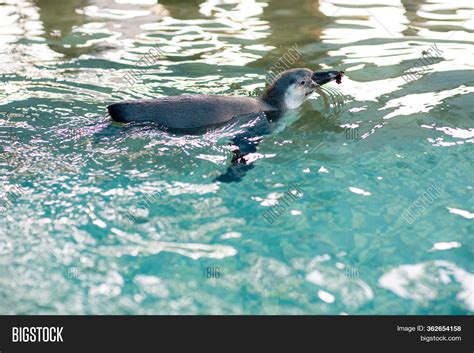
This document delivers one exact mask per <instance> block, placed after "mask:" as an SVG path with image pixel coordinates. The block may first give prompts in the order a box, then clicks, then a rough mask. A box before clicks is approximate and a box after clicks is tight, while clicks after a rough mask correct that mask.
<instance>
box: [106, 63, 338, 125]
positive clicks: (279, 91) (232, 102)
mask: <svg viewBox="0 0 474 353" xmlns="http://www.w3.org/2000/svg"><path fill="white" fill-rule="evenodd" d="M341 75H342V72H338V71H328V72H319V73H316V72H313V71H311V70H309V69H292V70H288V71H285V72H283V73H281V74H280V75H279V76H278V77H277V78H276V79H275V80H274V81H273V83H272V84H271V85H270V86H269V87H268V88H267V90H266V91H265V92H264V93H263V94H262V95H261V96H260V97H259V98H250V97H229V96H218V95H199V94H185V95H181V96H173V97H163V98H156V99H148V100H136V101H126V102H121V103H115V104H112V105H110V106H108V107H107V109H108V111H109V114H110V116H111V117H112V119H113V120H115V121H119V122H123V123H128V122H154V123H158V124H161V125H163V126H166V127H168V128H171V129H194V128H202V127H206V126H212V125H219V124H223V123H226V122H228V121H230V120H232V119H233V118H236V117H239V116H243V115H249V114H252V113H258V112H264V111H272V110H286V109H294V108H296V107H298V106H299V105H301V104H302V103H303V102H304V100H305V99H306V98H307V97H308V96H309V95H310V94H311V93H312V92H313V91H314V89H315V88H316V87H317V86H318V85H322V84H325V83H327V82H330V81H333V80H335V79H336V78H337V77H340V76H341Z"/></svg>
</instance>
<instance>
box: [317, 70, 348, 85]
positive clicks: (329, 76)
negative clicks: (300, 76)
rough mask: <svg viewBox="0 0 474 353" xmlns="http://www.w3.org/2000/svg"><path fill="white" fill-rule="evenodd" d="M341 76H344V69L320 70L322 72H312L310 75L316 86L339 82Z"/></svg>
mask: <svg viewBox="0 0 474 353" xmlns="http://www.w3.org/2000/svg"><path fill="white" fill-rule="evenodd" d="M342 76H344V71H322V72H314V73H313V75H312V76H311V79H312V80H313V82H314V83H316V84H317V85H318V86H322V85H324V84H325V83H328V82H331V81H334V80H335V81H336V82H337V83H341V79H342Z"/></svg>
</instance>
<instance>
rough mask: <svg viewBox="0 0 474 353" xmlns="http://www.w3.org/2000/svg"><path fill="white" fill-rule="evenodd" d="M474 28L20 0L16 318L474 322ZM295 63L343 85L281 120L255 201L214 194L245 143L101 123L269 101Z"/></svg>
mask: <svg viewBox="0 0 474 353" xmlns="http://www.w3.org/2000/svg"><path fill="white" fill-rule="evenodd" d="M473 13H474V12H473V5H472V2H470V1H467V0H466V1H441V0H431V1H422V0H412V1H402V0H401V1H397V0H394V1H385V2H383V3H382V2H374V1H364V0H362V1H357V2H354V1H349V0H337V1H335V0H334V1H329V0H327V1H322V0H321V1H319V2H318V1H283V0H276V1H268V2H255V1H252V0H248V1H240V2H238V1H233V0H226V1H205V2H199V1H191V0H189V1H164V2H160V3H159V4H158V3H157V2H156V1H155V0H115V1H112V0H63V1H48V0H37V1H22V0H9V1H3V2H2V3H1V5H0V16H1V18H2V21H1V24H0V45H1V54H0V56H1V60H2V66H1V67H0V70H1V74H2V80H3V84H2V85H1V86H0V95H1V107H0V111H1V112H2V113H1V115H0V125H1V128H0V146H1V158H0V182H1V191H0V192H1V194H0V195H1V198H2V200H3V203H2V204H1V206H2V208H0V211H1V213H2V217H0V229H1V236H0V268H1V271H0V298H1V300H0V311H1V312H2V313H18V314H38V313H42V314H45V313H61V314H69V313H70V314H102V313H115V314H153V313H160V314H168V313H171V314H176V313H178V314H194V313H210V314H240V313H250V314H268V313H291V314H293V313H297V314H299V313H309V314H340V313H347V314H469V313H472V312H473V311H474V264H473V252H474V239H473V234H474V226H473V219H474V214H473V212H474V203H473V196H472V195H473V193H472V191H473V190H472V188H473V184H474V183H473V153H472V143H473V142H474V104H473V102H474V99H473V98H474V75H473V68H474V63H473V60H472V53H473V39H474V37H473V32H474V21H473V18H472V17H471V16H472V15H473ZM295 45H296V46H297V48H299V50H301V52H303V55H302V56H301V57H299V58H298V60H297V61H296V62H294V63H293V64H292V65H291V66H292V67H309V68H313V69H336V70H342V69H343V70H345V71H346V75H347V76H346V77H345V78H344V80H343V83H342V85H340V86H339V85H336V84H329V85H327V86H326V87H325V88H324V89H323V90H321V91H320V92H319V96H318V95H314V96H313V97H312V98H311V99H310V100H309V101H308V102H307V103H306V104H305V105H304V106H303V107H302V108H301V109H300V110H299V111H298V112H292V113H290V114H288V116H286V117H285V118H283V119H282V120H281V121H280V123H279V124H280V126H279V128H278V129H277V131H276V132H274V133H272V134H271V135H268V136H265V137H264V138H263V139H262V141H261V143H260V145H259V147H258V153H257V154H255V155H254V158H255V159H256V162H255V167H254V168H253V169H251V170H250V171H248V173H247V175H246V176H245V177H244V178H243V179H242V181H240V182H239V183H232V184H222V183H216V182H214V181H213V180H214V178H215V177H216V176H218V175H219V174H221V173H223V172H224V171H225V169H226V168H227V166H228V165H229V163H230V158H231V152H230V150H229V146H228V141H229V138H230V136H232V134H233V133H234V132H235V129H237V128H238V127H235V126H227V127H223V128H221V129H218V130H213V131H210V132H209V133H206V134H204V135H193V136H178V135H173V134H169V133H167V132H166V131H160V130H159V129H157V128H156V127H153V126H151V127H150V126H124V125H122V124H117V123H111V121H110V120H109V118H108V117H107V116H106V114H105V107H106V106H107V105H108V104H110V103H113V102H117V101H120V100H124V99H138V98H149V97H156V96H163V95H165V96H167V95H175V94H181V93H215V94H230V95H256V94H258V93H259V92H261V90H262V89H263V88H264V87H265V80H266V78H267V73H268V70H269V69H270V68H272V67H273V66H274V65H275V63H276V62H278V60H279V59H280V57H281V56H282V55H285V53H287V51H288V49H290V48H292V47H294V46H295ZM152 48H157V49H159V51H160V53H162V55H161V56H160V57H159V58H158V59H157V60H154V61H153V62H149V61H148V62H147V63H144V56H145V55H146V54H147V53H148V52H149V51H150V50H151V49H152ZM430 48H431V49H432V48H435V50H436V54H437V55H436V56H434V57H431V58H429V60H425V61H423V65H422V66H420V58H425V59H426V52H427V51H430ZM431 52H432V51H431ZM413 67H417V69H416V70H417V72H418V74H417V75H415V77H414V78H413V79H412V80H411V79H410V80H407V78H406V77H404V74H406V73H407V72H410V70H413V69H412V68H413ZM133 70H135V71H133ZM137 70H138V71H137ZM127 75H128V76H127ZM130 75H131V76H130ZM127 77H128V79H126V78H127ZM130 77H133V78H134V79H133V80H131V79H130ZM295 183H296V184H295ZM295 185H296V186H297V187H298V188H299V190H300V191H298V192H297V193H296V192H295V195H297V196H295V197H294V198H292V199H291V202H289V203H287V207H286V208H285V210H284V211H283V212H282V214H281V215H280V216H279V217H277V218H276V219H273V218H272V219H271V222H268V221H267V220H268V216H265V215H266V214H267V215H268V213H266V212H267V211H268V210H269V209H271V207H272V205H275V203H276V202H279V203H280V204H282V200H283V199H282V197H284V194H285V193H287V192H288V191H290V192H291V191H295V190H294V189H295ZM287 195H288V193H287ZM278 200H280V201H278ZM270 223H271V224H270ZM208 277H211V278H208ZM212 277H214V278H212Z"/></svg>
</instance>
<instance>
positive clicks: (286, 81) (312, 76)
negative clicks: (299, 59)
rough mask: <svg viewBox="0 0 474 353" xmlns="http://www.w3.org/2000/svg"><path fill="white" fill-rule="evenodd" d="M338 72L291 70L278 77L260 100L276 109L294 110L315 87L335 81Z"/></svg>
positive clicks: (338, 75) (339, 74) (338, 74)
mask: <svg viewBox="0 0 474 353" xmlns="http://www.w3.org/2000/svg"><path fill="white" fill-rule="evenodd" d="M341 75H342V72H339V71H326V72H313V71H311V70H310V69H291V70H287V71H285V72H282V73H281V74H280V75H278V76H277V77H276V78H275V80H274V81H273V83H272V84H271V85H270V86H269V87H268V88H267V90H266V91H265V92H264V93H263V95H262V97H261V98H262V100H263V101H264V102H265V103H267V104H269V105H270V106H272V107H275V108H277V109H282V110H287V109H296V108H298V107H299V106H301V105H302V104H303V103H304V101H305V100H306V99H307V98H308V97H309V96H310V95H311V93H313V92H314V90H315V89H316V87H318V86H321V85H323V84H325V83H328V82H331V81H334V80H337V79H338V77H340V76H341Z"/></svg>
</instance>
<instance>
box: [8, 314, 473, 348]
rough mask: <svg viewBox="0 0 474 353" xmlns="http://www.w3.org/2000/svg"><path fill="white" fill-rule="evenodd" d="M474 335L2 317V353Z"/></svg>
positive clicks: (456, 342)
mask: <svg viewBox="0 0 474 353" xmlns="http://www.w3.org/2000/svg"><path fill="white" fill-rule="evenodd" d="M473 333H474V317H473V316H254V317H251V316H234V317H230V316H0V353H10V352H43V351H44V352H79V351H81V352H96V351H99V350H100V351H103V350H105V351H112V350H114V351H115V352H125V351H127V352H142V351H163V352H171V351H175V350H177V351H180V350H183V349H192V350H199V351H202V350H205V351H219V352H222V351H225V350H227V349H229V348H230V349H231V350H235V349H241V350H243V351H245V352H247V351H249V352H250V351H252V350H255V349H256V347H260V346H261V345H262V344H263V348H265V351H268V350H270V349H278V350H279V351H280V350H287V351H288V352H299V351H300V350H302V349H311V350H314V351H315V352H331V353H332V352H344V353H346V352H359V351H362V352H382V351H386V350H388V351H397V350H400V351H401V350H406V352H431V353H432V352H453V353H454V352H456V353H457V352H469V353H472V352H474V334H473ZM32 340H35V341H36V342H25V341H32ZM38 340H39V341H41V340H49V341H59V342H54V343H52V342H48V343H45V342H37V341H38ZM21 341H23V342H21ZM257 343H260V345H257Z"/></svg>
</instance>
